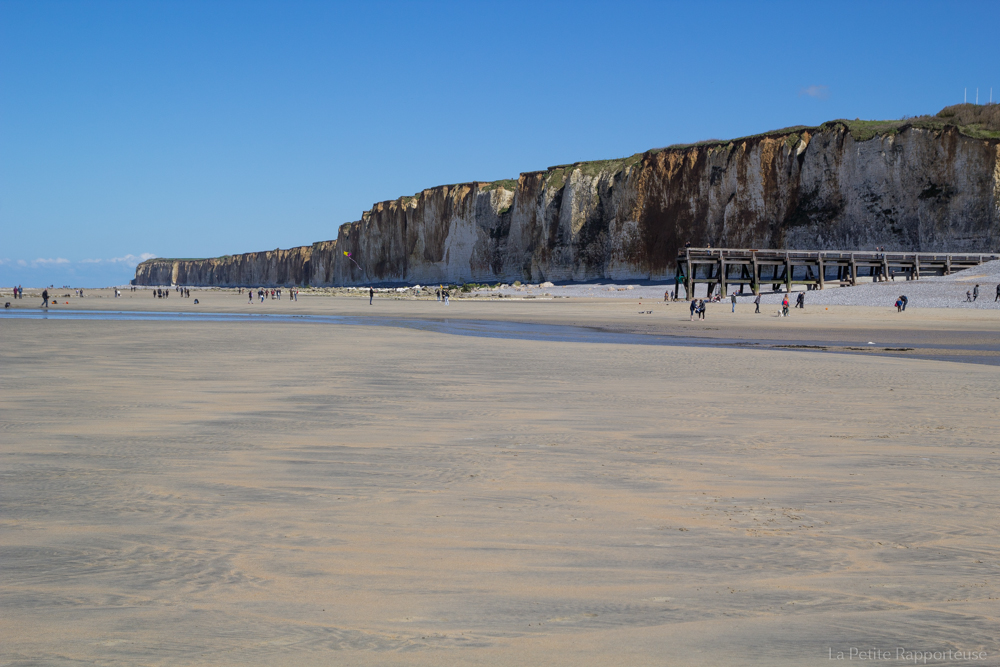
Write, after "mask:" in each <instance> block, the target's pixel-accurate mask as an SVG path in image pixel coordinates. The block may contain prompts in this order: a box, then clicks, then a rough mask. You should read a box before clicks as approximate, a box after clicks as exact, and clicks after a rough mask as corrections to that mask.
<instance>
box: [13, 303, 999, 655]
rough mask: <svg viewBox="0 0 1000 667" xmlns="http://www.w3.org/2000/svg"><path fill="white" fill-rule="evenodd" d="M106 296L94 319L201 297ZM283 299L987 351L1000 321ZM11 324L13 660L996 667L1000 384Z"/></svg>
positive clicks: (669, 358) (285, 334)
mask: <svg viewBox="0 0 1000 667" xmlns="http://www.w3.org/2000/svg"><path fill="white" fill-rule="evenodd" d="M126 294H127V293H126ZM96 296H97V295H88V297H85V298H84V299H64V300H68V301H71V302H72V307H73V308H80V307H84V308H102V307H103V308H106V307H114V308H132V307H135V308H136V309H142V310H150V309H153V308H162V309H170V310H178V311H181V310H183V309H190V308H192V307H193V306H192V304H191V301H193V298H192V299H191V300H188V299H176V296H171V297H170V298H169V299H167V300H165V301H164V300H157V299H152V298H150V297H148V295H143V297H142V298H139V297H136V298H133V299H126V298H122V299H118V300H112V299H97V298H96ZM192 296H193V297H194V296H197V297H198V298H199V300H200V301H201V304H199V306H200V307H201V308H202V309H203V310H211V311H215V312H240V311H241V309H245V308H247V307H246V302H245V298H246V297H242V298H240V297H238V296H236V295H228V294H225V293H206V294H195V293H194V292H193V293H192ZM88 299H90V300H89V301H88ZM130 302H135V303H134V306H133V305H132V304H131V303H130ZM24 303H25V304H29V303H31V302H30V301H29V300H28V299H25V300H24ZM126 304H130V305H128V306H126ZM272 305H273V306H274V307H273V308H271V311H270V312H279V310H280V311H281V312H289V313H295V312H299V313H307V312H316V313H323V314H331V313H334V312H336V313H339V314H356V313H363V314H371V313H370V309H375V308H379V309H382V311H384V312H385V313H386V314H387V315H391V316H396V317H400V316H419V317H424V316H426V317H434V318H445V317H454V318H468V319H490V318H495V319H505V320H508V321H526V322H527V321H537V322H548V323H556V324H580V325H585V326H597V327H602V328H605V329H607V330H622V331H638V332H645V333H651V334H654V335H663V334H666V335H681V334H678V333H675V332H682V333H683V335H703V336H729V337H740V336H744V337H747V339H748V340H749V339H752V338H753V336H759V337H765V336H766V337H767V338H781V339H782V340H789V341H792V342H794V341H801V340H814V339H816V338H818V337H819V336H818V335H817V334H818V333H822V334H823V337H825V339H828V340H837V339H843V340H850V341H854V340H857V339H859V338H860V339H866V338H867V340H873V339H872V338H871V337H870V334H871V332H872V331H877V332H879V334H880V338H879V342H882V341H883V340H885V341H889V340H890V339H891V340H893V341H900V340H911V341H916V342H920V341H924V342H926V343H927V344H939V343H943V344H945V345H946V346H947V345H958V344H959V343H967V342H969V341H981V342H983V345H985V346H987V347H989V346H990V345H993V346H996V331H997V323H998V321H1000V320H997V318H996V315H995V314H994V313H991V312H972V311H962V312H961V313H960V315H961V317H960V318H959V317H956V316H957V315H959V314H958V313H955V312H943V313H939V312H934V313H925V312H915V313H914V314H913V315H912V316H911V314H910V313H909V312H908V313H907V314H906V316H907V318H906V319H903V318H901V317H897V316H896V313H895V312H894V311H892V312H891V313H885V312H882V311H881V310H880V311H874V312H868V311H866V310H864V309H851V308H847V307H844V308H841V309H838V311H834V309H833V308H831V311H823V312H822V313H820V312H818V311H817V312H811V311H807V312H806V313H803V314H802V316H801V317H793V318H789V319H787V320H782V319H778V318H771V317H766V316H753V315H752V314H751V312H752V307H750V308H749V310H748V311H746V312H743V313H739V312H738V313H737V314H736V315H731V314H730V313H728V310H729V308H728V304H719V305H718V306H714V307H713V310H710V311H709V319H708V320H707V321H706V322H704V323H692V322H689V321H687V312H686V307H685V306H683V305H680V304H674V305H670V306H663V305H662V304H650V306H649V309H652V310H654V313H653V314H652V315H647V314H642V315H640V314H639V312H638V310H639V308H638V302H636V303H629V302H626V303H617V302H616V303H607V302H604V303H594V302H583V301H580V302H574V300H567V301H566V302H565V303H560V302H559V301H554V302H547V303H546V302H540V301H534V302H532V301H525V302H515V301H512V302H493V303H472V302H465V301H461V300H453V302H452V305H451V306H448V307H447V308H445V307H444V306H442V305H440V304H437V303H436V302H420V301H395V300H391V299H383V300H381V301H376V306H372V307H369V306H368V303H367V299H364V300H361V299H346V298H344V299H329V298H323V297H302V298H300V301H299V302H298V303H289V302H287V301H283V302H281V305H280V306H279V305H278V303H277V302H270V301H269V302H268V303H266V304H264V305H263V306H261V305H260V304H256V305H255V306H254V308H267V307H270V306H272ZM645 309H646V308H644V310H645ZM827 312H830V313H833V314H831V315H827ZM727 317H728V318H729V319H730V321H729V322H724V318H727ZM716 320H718V322H716ZM713 327H717V328H714V329H713ZM887 332H889V333H887ZM0 333H2V339H3V341H4V363H3V364H2V365H0V415H2V418H0V429H2V431H0V432H2V434H3V437H2V438H0V453H2V455H3V458H2V461H3V463H2V466H0V473H2V475H3V483H2V485H0V489H2V500H3V512H2V516H0V531H2V533H0V534H2V540H0V562H2V563H3V581H4V585H3V589H2V591H3V592H2V597H0V605H2V608H0V637H3V641H2V654H0V660H2V661H3V663H4V664H12V665H20V664H75V663H77V662H85V663H97V664H111V665H118V664H121V665H134V664H151V665H161V664H217V665H218V664H222V665H229V664H231V665H236V664H267V665H271V664H296V665H299V664H302V665H328V664H344V665H355V664H357V665H440V664H472V665H522V664H551V665H607V664H629V665H662V664H691V665H713V664H717V665H731V664H759V665H775V664H781V665H785V664H787V665H804V664H820V663H823V664H828V663H829V662H830V660H829V655H830V652H831V651H832V654H833V655H836V653H837V652H838V651H844V652H845V654H846V653H849V651H850V649H851V648H852V647H854V648H857V649H859V650H869V649H871V648H878V649H879V650H889V651H891V652H893V655H895V653H894V652H895V650H896V648H897V647H905V648H906V649H909V650H925V651H944V650H948V649H952V650H963V651H986V652H987V653H988V654H989V657H988V659H987V660H985V661H984V660H979V661H977V664H998V663H997V656H998V649H1000V647H998V638H997V631H996V628H997V621H998V612H997V610H998V600H1000V584H998V583H997V582H998V577H997V575H998V574H1000V559H998V556H997V551H996V544H997V535H998V527H1000V518H998V517H1000V512H998V507H997V504H998V503H997V500H996V483H997V482H996V480H997V473H998V472H1000V448H998V446H997V443H998V442H1000V432H998V431H1000V428H998V421H997V419H996V417H995V414H996V412H997V410H998V408H1000V382H998V380H1000V376H998V374H1000V369H997V368H996V367H993V366H989V365H982V364H960V363H952V362H947V361H934V360H921V359H911V358H906V357H903V356H898V357H887V356H870V355H863V354H858V355H835V354H822V353H819V352H816V351H812V350H802V351H799V350H794V349H792V350H789V349H785V350H772V349H711V350H706V349H704V348H695V347H690V348H689V347H655V346H639V345H614V344H584V343H550V342H537V341H525V340H497V339H485V338H473V337H465V336H449V335H444V334H437V333H429V332H421V331H414V330H406V329H397V328H389V327H363V326H344V327H339V326H330V325H312V324H287V323H277V322H261V323H256V322H252V323H245V322H241V323H220V322H197V323H188V322H131V321H120V322H112V321H60V320H55V319H50V320H44V321H43V320H16V319H10V318H8V319H0ZM928 341H929V342H928Z"/></svg>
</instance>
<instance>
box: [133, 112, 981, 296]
mask: <svg viewBox="0 0 1000 667" xmlns="http://www.w3.org/2000/svg"><path fill="white" fill-rule="evenodd" d="M969 107H973V105H961V106H959V107H952V108H949V109H945V110H943V111H942V112H941V113H940V114H938V115H937V116H933V117H924V118H920V119H911V120H909V121H897V122H884V123H877V122H864V121H856V122H855V121H832V122H830V123H825V124H824V125H822V126H819V127H798V128H790V129H787V130H783V131H777V132H772V133H768V134H765V135H758V136H754V137H746V138H743V139H738V140H733V141H725V142H723V141H713V142H705V143H702V144H696V145H690V146H676V147H670V148H666V149H658V150H651V151H647V152H646V153H642V154H637V155H634V156H632V157H630V158H625V159H621V160H607V161H598V162H581V163H577V164H573V165H562V166H557V167H551V168H549V169H548V170H546V171H540V172H527V173H524V174H521V176H520V178H519V179H518V180H517V181H497V182H493V183H477V182H473V183H461V184H457V185H445V186H440V187H436V188H429V189H427V190H424V191H422V192H420V193H417V194H416V195H414V196H412V197H401V198H399V199H396V200H394V201H387V202H381V203H378V204H376V205H375V206H373V207H372V209H371V210H370V211H366V212H365V213H364V215H363V216H362V218H361V220H359V221H356V222H351V223H347V224H345V225H342V226H341V227H340V230H339V232H338V235H337V238H336V240H334V241H325V242H321V243H315V244H313V245H311V246H303V247H300V248H292V249H290V250H273V251H266V252H255V253H248V254H244V255H233V256H228V257H219V258H214V259H205V260H169V259H154V260H149V261H147V262H143V263H142V264H140V265H139V267H138V268H137V270H136V279H135V281H134V282H135V283H136V284H141V285H162V284H171V283H176V284H185V285H222V286H235V285H248V286H256V285H293V284H294V285H314V286H321V285H353V284H366V283H437V282H468V281H475V282H491V281H513V280H524V281H532V282H539V281H544V280H551V281H563V280H589V279H596V278H607V279H643V278H652V279H656V278H665V277H668V275H671V272H672V270H673V262H674V259H675V257H676V254H677V249H678V248H679V247H682V246H683V244H684V243H685V242H687V241H690V242H691V243H692V244H694V245H698V246H701V245H706V244H712V245H713V246H728V247H751V248H789V249H854V248H857V249H870V248H872V247H874V246H876V245H878V246H885V247H886V248H888V249H890V250H897V251H898V250H907V251H941V252H944V251H954V252H963V251H968V252H995V251H998V250H1000V107H998V106H997V105H993V106H987V107H974V108H972V109H970V108H969ZM963 119H964V122H962V121H963ZM970 119H971V120H970ZM973 121H974V122H973ZM344 252H350V253H351V255H352V258H353V259H354V260H355V261H356V262H357V264H355V263H354V262H352V261H351V260H349V259H348V258H347V257H345V256H344V254H343V253H344ZM359 267H360V268H359Z"/></svg>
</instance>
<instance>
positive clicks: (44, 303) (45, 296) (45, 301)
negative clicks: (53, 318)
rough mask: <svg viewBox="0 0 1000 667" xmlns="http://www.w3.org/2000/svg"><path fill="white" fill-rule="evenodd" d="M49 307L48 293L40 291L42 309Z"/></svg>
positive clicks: (44, 290) (45, 290)
mask: <svg viewBox="0 0 1000 667" xmlns="http://www.w3.org/2000/svg"><path fill="white" fill-rule="evenodd" d="M48 307H49V291H48V290H47V289H43V290H42V308H48Z"/></svg>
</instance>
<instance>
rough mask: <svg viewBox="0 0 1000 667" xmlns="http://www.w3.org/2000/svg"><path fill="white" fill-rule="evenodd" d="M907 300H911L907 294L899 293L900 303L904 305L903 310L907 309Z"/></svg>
mask: <svg viewBox="0 0 1000 667" xmlns="http://www.w3.org/2000/svg"><path fill="white" fill-rule="evenodd" d="M907 302H909V299H907V298H906V295H905V294H900V295H899V303H900V305H901V306H902V309H901V310H906V304H907Z"/></svg>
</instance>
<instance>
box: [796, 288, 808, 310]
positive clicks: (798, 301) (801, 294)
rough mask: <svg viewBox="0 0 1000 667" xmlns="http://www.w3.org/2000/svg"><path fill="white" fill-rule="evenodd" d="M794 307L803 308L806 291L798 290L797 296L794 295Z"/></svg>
mask: <svg viewBox="0 0 1000 667" xmlns="http://www.w3.org/2000/svg"><path fill="white" fill-rule="evenodd" d="M795 307H796V308H802V309H803V310H805V307H806V293H805V292H799V295H798V296H797V297H795Z"/></svg>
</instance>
